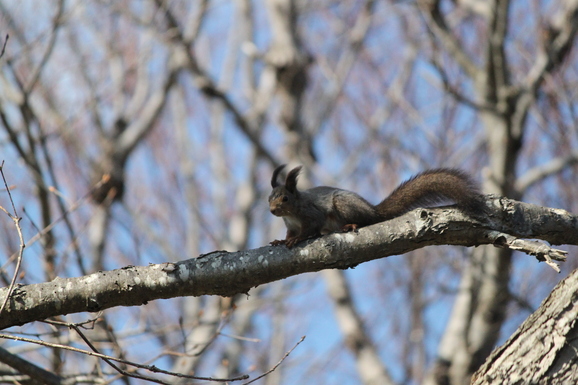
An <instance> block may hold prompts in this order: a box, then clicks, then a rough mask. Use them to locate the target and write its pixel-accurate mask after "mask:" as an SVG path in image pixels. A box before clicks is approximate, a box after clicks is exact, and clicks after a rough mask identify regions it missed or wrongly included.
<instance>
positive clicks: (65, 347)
mask: <svg viewBox="0 0 578 385" xmlns="http://www.w3.org/2000/svg"><path fill="white" fill-rule="evenodd" d="M67 326H69V327H70V328H72V329H75V330H76V331H77V332H79V331H80V329H79V328H78V326H77V325H76V324H68V325H67ZM75 326H76V328H75ZM80 336H81V337H83V335H82V333H81V334H80ZM303 338H305V337H303ZM0 339H7V340H12V341H21V342H28V343H32V344H37V345H41V346H46V347H49V348H56V349H63V350H69V351H71V352H76V353H81V354H86V355H87V356H92V357H97V358H102V359H105V360H110V361H115V362H119V363H121V364H125V365H130V366H134V367H135V368H138V369H144V370H148V371H150V372H153V373H161V374H166V375H169V376H174V377H181V378H190V379H193V380H203V381H214V382H232V381H240V380H246V379H247V378H249V376H248V375H246V374H244V375H242V376H238V377H233V378H213V377H199V376H190V375H186V374H182V373H176V372H170V371H168V370H163V369H159V368H157V367H156V366H154V365H143V364H139V363H136V362H132V361H128V360H124V359H121V358H116V357H112V356H108V355H106V354H102V353H99V352H97V351H93V352H91V351H89V350H84V349H79V348H75V347H73V346H68V345H63V344H58V343H52V342H46V341H42V340H35V339H32V338H26V337H17V336H13V335H10V334H0ZM83 340H84V341H85V342H86V341H87V340H86V339H84V338H83ZM301 341H303V339H301ZM301 341H299V342H301ZM89 346H91V345H89ZM296 346H297V345H296ZM93 349H94V348H93ZM293 349H295V348H293ZM293 349H291V350H293ZM289 353H291V351H289V352H288V353H287V355H288V354H289ZM277 365H278V364H277ZM127 375H129V374H127ZM138 378H142V379H145V380H148V381H154V382H157V383H159V384H167V385H170V384H172V382H162V381H160V380H157V379H153V378H148V377H145V376H142V377H138Z"/></svg>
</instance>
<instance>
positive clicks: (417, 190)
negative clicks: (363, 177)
mask: <svg viewBox="0 0 578 385" xmlns="http://www.w3.org/2000/svg"><path fill="white" fill-rule="evenodd" d="M448 201H453V202H455V203H456V204H457V205H458V206H460V207H461V208H462V209H465V210H466V211H467V212H468V213H471V214H482V213H483V212H484V210H485V206H484V202H483V199H482V196H481V195H480V192H479V188H478V186H477V184H476V183H475V182H474V181H473V180H472V179H471V178H470V177H469V176H468V175H467V174H466V173H464V172H463V171H460V170H456V169H451V168H438V169H432V170H427V171H424V172H422V173H420V174H417V175H415V176H414V177H412V178H411V179H408V180H407V181H405V182H403V183H402V184H400V185H399V186H398V187H397V188H396V189H395V190H393V192H392V193H391V194H390V195H389V196H388V197H387V198H385V199H384V200H383V201H382V202H381V203H379V204H378V205H377V206H376V209H377V211H378V212H379V214H380V215H381V217H382V220H387V219H391V218H394V217H397V216H399V215H402V214H404V213H406V212H408V211H410V210H413V209H415V208H417V207H427V206H432V205H437V204H441V203H444V202H448Z"/></svg>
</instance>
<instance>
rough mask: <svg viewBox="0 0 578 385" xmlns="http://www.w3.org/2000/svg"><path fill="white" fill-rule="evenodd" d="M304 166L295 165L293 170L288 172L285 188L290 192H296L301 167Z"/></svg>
mask: <svg viewBox="0 0 578 385" xmlns="http://www.w3.org/2000/svg"><path fill="white" fill-rule="evenodd" d="M302 167H303V166H299V167H295V168H294V169H293V170H291V171H289V174H287V178H286V179H285V188H286V189H287V190H289V192H292V193H294V192H296V191H297V177H298V176H299V173H300V172H301V168H302Z"/></svg>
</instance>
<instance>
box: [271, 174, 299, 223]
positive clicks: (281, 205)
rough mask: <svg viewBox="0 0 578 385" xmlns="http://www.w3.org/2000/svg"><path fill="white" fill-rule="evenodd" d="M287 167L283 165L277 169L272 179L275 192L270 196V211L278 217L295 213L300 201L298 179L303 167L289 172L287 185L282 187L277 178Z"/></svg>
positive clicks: (286, 180)
mask: <svg viewBox="0 0 578 385" xmlns="http://www.w3.org/2000/svg"><path fill="white" fill-rule="evenodd" d="M285 166H286V165H281V166H279V167H277V168H276V169H275V171H273V176H272V177H271V187H273V191H271V194H270V195H269V210H270V211H271V213H272V214H273V215H275V216H278V217H283V216H287V215H291V214H292V213H294V212H295V208H296V207H297V206H298V200H299V191H298V190H297V177H298V176H299V172H301V166H299V167H295V168H294V169H293V170H291V171H289V173H288V174H287V177H286V178H285V184H284V185H281V184H279V182H278V181H277V178H278V176H279V173H280V172H281V171H282V170H283V169H284V168H285Z"/></svg>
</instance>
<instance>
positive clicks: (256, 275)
mask: <svg viewBox="0 0 578 385" xmlns="http://www.w3.org/2000/svg"><path fill="white" fill-rule="evenodd" d="M489 202H491V203H492V205H493V206H494V207H496V209H494V210H492V213H490V216H489V218H490V220H489V221H488V222H487V223H480V222H478V221H476V220H473V219H471V218H469V217H467V216H464V215H463V214H462V213H461V212H459V211H458V210H456V209H454V208H451V207H449V208H435V209H417V210H414V211H411V212H409V213H407V214H405V215H403V216H401V217H398V218H395V219H393V220H390V221H387V222H383V223H380V224H377V225H374V226H370V227H367V228H363V229H360V230H359V232H358V233H345V234H331V235H328V236H325V237H321V238H319V239H316V240H313V241H309V242H307V243H306V244H301V245H299V246H298V247H295V248H293V249H287V248H286V247H272V246H265V247H261V248H259V249H253V250H246V251H239V252H234V253H229V252H225V251H216V252H213V253H210V254H205V255H201V256H199V257H198V258H194V259H188V260H185V261H181V262H178V263H164V264H154V265H153V264H151V265H149V266H127V267H124V268H122V269H118V270H113V271H101V272H98V273H94V274H91V275H87V276H83V277H78V278H68V279H61V278H57V279H55V280H53V281H52V282H46V283H41V284H35V285H27V286H18V287H16V288H15V289H14V292H13V294H12V296H11V298H10V300H9V301H8V305H7V306H6V308H5V309H4V312H3V313H2V315H1V317H0V328H6V327H10V326H14V325H22V324H25V323H28V322H31V321H35V320H42V319H45V318H48V317H53V316H57V315H62V314H69V313H77V312H84V311H88V312H95V311H100V310H103V309H108V308H111V307H115V306H138V305H142V304H145V303H147V302H148V301H152V300H155V299H161V298H173V297H179V296H200V295H221V296H232V295H234V294H237V293H247V292H248V291H249V289H251V288H252V287H255V286H259V285H262V284H265V283H269V282H273V281H277V280H280V279H283V278H287V277H290V276H293V275H297V274H302V273H306V272H315V271H320V270H323V269H334V268H337V269H347V268H353V267H355V266H357V265H358V264H360V263H363V262H367V261H371V260H374V259H378V258H385V257H388V256H391V255H398V254H403V253H407V252H409V251H412V250H415V249H418V248H421V247H424V246H430V245H446V244H448V245H461V246H477V245H481V244H493V243H494V242H495V241H496V240H500V242H499V244H498V246H500V247H504V246H505V245H507V242H503V237H495V234H496V231H498V232H502V233H505V234H509V235H510V236H513V237H520V238H532V239H541V240H544V241H547V242H549V243H551V244H571V245H578V216H576V215H572V214H570V213H568V212H567V211H565V210H560V209H552V208H547V207H540V206H536V205H532V204H527V203H522V202H516V201H513V200H510V199H506V198H492V197H490V199H489ZM498 207H499V208H498ZM510 243H511V240H510ZM550 250H551V249H550V248H549V247H546V246H545V248H544V253H546V252H547V253H550V252H551V251H550ZM537 254H538V255H537V256H538V259H540V260H544V259H545V256H544V255H540V253H537ZM6 293H7V290H6V289H0V301H3V299H4V297H5V296H6Z"/></svg>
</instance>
